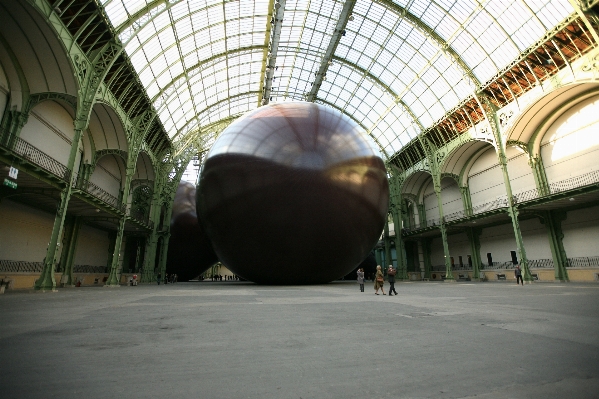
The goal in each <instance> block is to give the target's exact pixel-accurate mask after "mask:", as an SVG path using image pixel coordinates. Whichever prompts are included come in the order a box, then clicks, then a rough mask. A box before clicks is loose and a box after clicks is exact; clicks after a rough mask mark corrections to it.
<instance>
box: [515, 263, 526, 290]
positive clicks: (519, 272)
mask: <svg viewBox="0 0 599 399" xmlns="http://www.w3.org/2000/svg"><path fill="white" fill-rule="evenodd" d="M514 275H515V276H516V285H518V282H521V283H522V285H524V281H523V280H522V270H520V265H516V269H514Z"/></svg>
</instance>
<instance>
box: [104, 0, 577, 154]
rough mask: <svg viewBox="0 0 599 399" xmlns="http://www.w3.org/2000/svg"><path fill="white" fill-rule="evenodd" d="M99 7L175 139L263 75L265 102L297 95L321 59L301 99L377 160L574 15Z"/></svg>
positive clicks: (508, 4)
mask: <svg viewBox="0 0 599 399" xmlns="http://www.w3.org/2000/svg"><path fill="white" fill-rule="evenodd" d="M101 3H102V4H103V6H104V8H105V10H106V13H107V15H108V17H109V19H110V21H111V23H112V25H113V26H114V27H115V29H116V30H117V32H118V33H119V37H120V39H121V40H122V41H123V43H124V44H125V50H126V52H127V54H128V55H129V57H130V59H131V61H132V63H133V66H134V68H135V69H136V71H137V72H138V74H139V77H140V80H141V82H142V84H143V85H144V87H145V89H146V90H147V93H148V96H149V97H150V98H151V99H152V101H153V104H154V106H155V108H156V110H157V112H158V115H159V118H160V120H161V121H162V123H163V125H164V127H165V129H166V131H167V132H168V134H169V136H170V137H171V139H172V140H173V141H174V142H175V143H183V142H186V141H185V139H186V137H187V136H188V135H190V134H196V133H198V132H200V133H201V132H203V131H204V129H203V127H205V126H208V125H212V124H215V123H217V122H219V121H220V120H224V119H231V118H235V117H237V116H240V115H242V114H244V113H246V112H247V111H250V110H253V109H255V108H257V107H258V106H259V105H260V104H261V99H262V95H263V93H264V91H263V90H264V88H265V81H266V80H268V79H269V76H270V77H271V79H272V80H271V81H270V84H271V89H270V92H268V93H269V97H268V98H267V99H265V100H266V101H290V100H306V99H308V98H309V95H308V94H309V93H310V92H311V91H313V90H314V89H315V86H314V85H315V83H317V78H318V75H317V73H318V71H319V69H321V67H322V66H323V65H326V68H325V70H326V75H324V77H322V79H321V80H320V81H318V83H321V84H320V86H318V84H316V88H318V90H317V91H316V93H315V96H314V97H312V98H313V100H314V101H315V102H317V103H321V104H324V105H327V106H330V107H334V108H336V109H338V110H340V111H341V112H344V113H346V114H348V115H349V116H350V117H351V118H353V119H354V120H355V121H356V122H357V123H359V124H360V125H361V126H362V128H363V129H364V130H366V131H367V132H368V133H369V134H370V135H371V136H372V138H373V139H374V140H375V141H376V142H377V143H378V144H379V145H380V147H381V150H382V151H383V152H384V153H385V154H386V155H387V156H390V155H392V154H393V153H395V152H397V151H398V150H400V149H401V148H402V146H404V145H405V144H406V143H407V142H409V141H410V140H411V139H412V138H414V137H415V136H416V135H417V134H418V133H419V132H421V131H422V130H423V129H426V128H428V127H430V126H431V125H433V124H434V123H435V121H438V120H439V119H441V118H442V117H443V116H444V115H445V114H446V113H447V112H448V111H449V110H451V109H452V108H453V107H455V106H456V105H458V103H459V102H460V101H462V100H464V99H465V98H467V97H468V96H470V95H471V94H472V92H473V90H474V88H475V87H476V86H477V85H478V84H480V83H481V82H486V81H488V80H489V79H490V78H492V77H493V76H494V75H495V74H496V73H497V72H498V71H500V70H501V69H502V68H503V67H505V66H507V65H508V64H509V63H510V62H511V61H513V60H514V59H516V58H517V57H518V56H519V54H520V53H521V52H522V51H523V50H525V49H526V48H527V47H529V46H530V45H532V44H533V43H535V42H536V41H537V40H539V39H540V38H542V37H543V35H544V34H545V32H546V31H548V30H550V29H551V28H553V27H554V26H556V25H557V24H559V23H560V22H561V21H562V20H563V19H564V18H566V17H568V16H569V15H570V14H571V13H573V12H574V10H573V9H572V6H571V5H570V2H569V0H551V1H548V0H501V1H497V0H488V1H478V0H434V1H431V0H400V1H392V0H378V1H377V0H374V1H373V0H356V1H355V2H350V3H348V4H346V2H345V1H334V0H326V1H315V0H276V1H275V0H242V1H227V0H225V1H222V0H164V1H156V0H101ZM352 3H353V7H352ZM344 7H345V8H344ZM348 7H349V8H348ZM344 9H345V10H346V11H347V10H349V12H344ZM279 16H282V18H279ZM340 20H341V22H342V24H343V27H344V31H343V32H342V34H339V33H336V28H337V27H338V25H339V21H340ZM277 27H279V28H280V36H278V46H277V49H276V51H273V49H269V45H270V43H272V42H273V35H275V34H276V32H277V29H276V28H277ZM270 51H272V52H273V54H275V53H276V60H274V61H271V62H270V63H269V56H270V55H271V53H270ZM327 55H328V57H329V58H328V59H325V58H326V57H327ZM325 63H326V64H325ZM269 65H273V66H274V68H273V69H274V71H271V73H268V69H267V67H268V66H269ZM321 70H322V69H321Z"/></svg>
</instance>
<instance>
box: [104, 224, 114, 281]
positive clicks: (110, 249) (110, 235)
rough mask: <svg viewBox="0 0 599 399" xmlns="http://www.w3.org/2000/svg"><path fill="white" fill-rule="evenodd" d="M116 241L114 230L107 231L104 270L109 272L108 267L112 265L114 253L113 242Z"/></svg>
mask: <svg viewBox="0 0 599 399" xmlns="http://www.w3.org/2000/svg"><path fill="white" fill-rule="evenodd" d="M115 242H116V231H111V232H109V233H108V260H107V262H106V271H107V273H110V267H111V265H112V254H113V253H114V244H115Z"/></svg>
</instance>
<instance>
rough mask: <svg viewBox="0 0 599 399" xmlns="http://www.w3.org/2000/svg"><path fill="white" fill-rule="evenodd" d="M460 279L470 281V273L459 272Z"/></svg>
mask: <svg viewBox="0 0 599 399" xmlns="http://www.w3.org/2000/svg"><path fill="white" fill-rule="evenodd" d="M458 280H461V281H470V275H469V274H468V273H464V274H462V273H459V274H458Z"/></svg>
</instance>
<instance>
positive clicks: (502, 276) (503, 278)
mask: <svg viewBox="0 0 599 399" xmlns="http://www.w3.org/2000/svg"><path fill="white" fill-rule="evenodd" d="M495 276H497V280H505V279H506V277H505V273H502V274H496V275H495Z"/></svg>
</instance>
